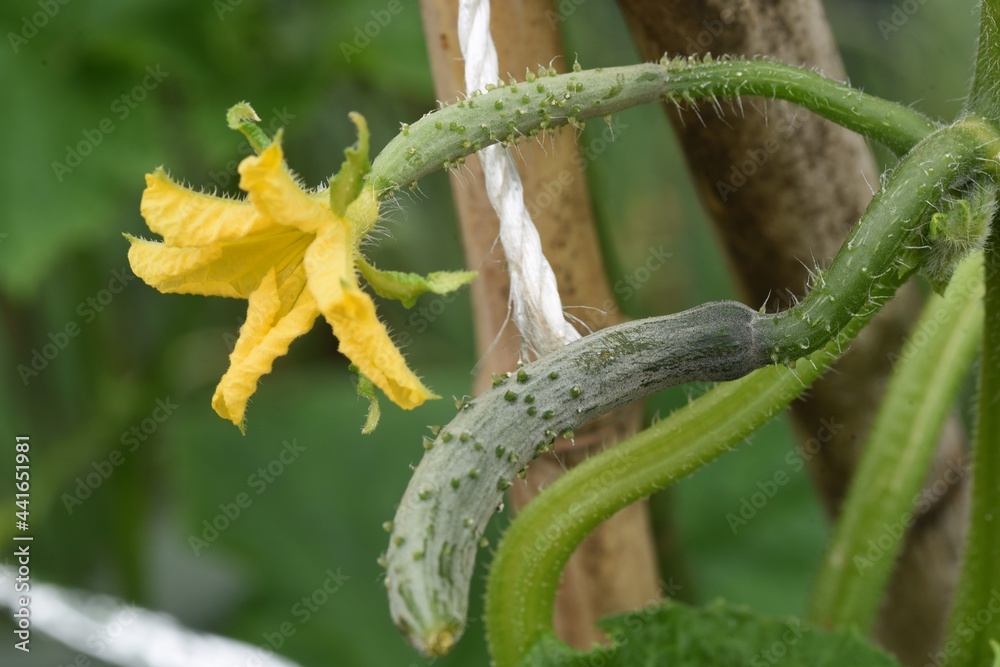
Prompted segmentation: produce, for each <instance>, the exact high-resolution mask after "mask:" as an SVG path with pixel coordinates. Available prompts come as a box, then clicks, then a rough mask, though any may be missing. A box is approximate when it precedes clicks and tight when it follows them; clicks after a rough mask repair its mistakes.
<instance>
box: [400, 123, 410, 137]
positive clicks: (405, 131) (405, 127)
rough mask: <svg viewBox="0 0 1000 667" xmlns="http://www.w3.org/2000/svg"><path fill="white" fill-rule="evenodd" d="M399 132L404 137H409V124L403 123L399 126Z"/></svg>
mask: <svg viewBox="0 0 1000 667" xmlns="http://www.w3.org/2000/svg"><path fill="white" fill-rule="evenodd" d="M400 130H401V131H402V133H403V136H404V137H408V136H410V124H409V123H403V124H402V125H401V126H400Z"/></svg>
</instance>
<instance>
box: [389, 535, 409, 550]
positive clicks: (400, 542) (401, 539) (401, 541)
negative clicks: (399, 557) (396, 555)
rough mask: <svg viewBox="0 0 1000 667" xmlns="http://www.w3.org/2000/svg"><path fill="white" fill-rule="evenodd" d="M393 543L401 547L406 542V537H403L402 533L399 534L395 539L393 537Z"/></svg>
mask: <svg viewBox="0 0 1000 667" xmlns="http://www.w3.org/2000/svg"><path fill="white" fill-rule="evenodd" d="M392 543H393V544H394V545H396V548H397V549H398V548H399V547H401V546H403V545H404V544H406V538H405V537H403V536H402V535H397V536H396V537H395V539H393V541H392Z"/></svg>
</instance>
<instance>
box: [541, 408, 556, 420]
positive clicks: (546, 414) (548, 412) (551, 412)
mask: <svg viewBox="0 0 1000 667" xmlns="http://www.w3.org/2000/svg"><path fill="white" fill-rule="evenodd" d="M555 416H556V413H555V410H546V411H545V412H543V413H542V419H552V418H553V417H555Z"/></svg>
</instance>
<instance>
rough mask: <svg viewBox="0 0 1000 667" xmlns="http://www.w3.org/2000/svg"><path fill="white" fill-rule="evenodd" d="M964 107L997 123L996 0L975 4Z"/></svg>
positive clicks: (999, 48)
mask: <svg viewBox="0 0 1000 667" xmlns="http://www.w3.org/2000/svg"><path fill="white" fill-rule="evenodd" d="M968 108H969V109H970V110H972V111H975V112H977V113H980V114H982V115H983V116H985V117H987V118H989V119H991V120H992V121H994V122H997V121H1000V0H983V1H982V2H980V3H979V43H978V47H977V49H976V71H975V75H974V76H973V79H972V90H971V91H970V93H969V101H968Z"/></svg>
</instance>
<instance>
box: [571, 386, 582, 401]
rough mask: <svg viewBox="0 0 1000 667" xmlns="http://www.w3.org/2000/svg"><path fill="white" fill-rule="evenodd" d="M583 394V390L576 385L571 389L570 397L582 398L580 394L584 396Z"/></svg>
mask: <svg viewBox="0 0 1000 667" xmlns="http://www.w3.org/2000/svg"><path fill="white" fill-rule="evenodd" d="M582 393H583V390H582V389H580V387H578V386H576V385H573V386H572V387H570V389H569V395H570V396H572V397H573V398H580V394H582Z"/></svg>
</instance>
